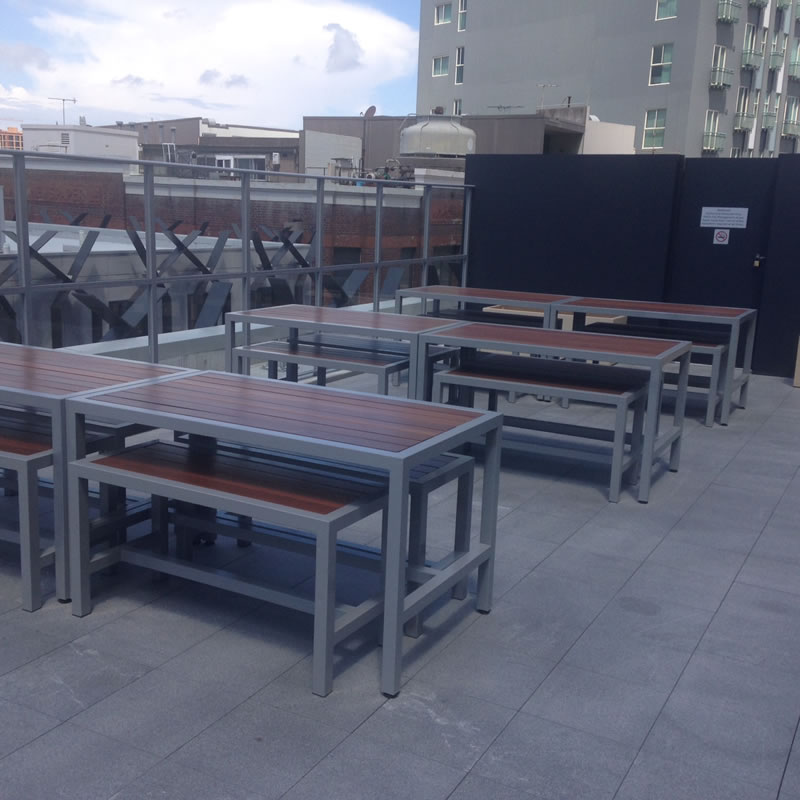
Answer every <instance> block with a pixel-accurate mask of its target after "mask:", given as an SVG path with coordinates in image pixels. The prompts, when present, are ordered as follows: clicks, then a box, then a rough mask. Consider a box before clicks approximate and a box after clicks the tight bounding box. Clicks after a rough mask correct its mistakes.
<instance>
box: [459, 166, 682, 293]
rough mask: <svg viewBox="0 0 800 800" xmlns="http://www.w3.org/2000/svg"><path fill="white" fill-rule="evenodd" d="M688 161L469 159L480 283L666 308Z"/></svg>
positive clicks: (473, 265) (475, 280) (475, 269)
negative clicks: (681, 177)
mask: <svg viewBox="0 0 800 800" xmlns="http://www.w3.org/2000/svg"><path fill="white" fill-rule="evenodd" d="M681 163H682V158H681V157H680V156H648V157H642V158H635V157H632V156H567V155H558V156H555V155H552V156H547V155H544V156H535V155H534V156H516V155H509V156H505V155H477V156H469V157H467V172H466V181H467V183H471V184H475V185H476V187H477V190H476V192H475V199H474V205H473V217H472V225H471V228H470V283H471V284H472V285H474V286H485V287H490V288H499V287H502V288H507V289H518V290H523V291H542V292H562V293H564V294H582V295H601V296H606V297H627V298H633V299H637V300H660V299H662V297H663V292H664V281H665V277H666V269H667V262H668V257H669V246H670V233H671V230H672V216H673V209H674V200H675V190H676V183H677V178H678V173H679V169H680V166H681Z"/></svg>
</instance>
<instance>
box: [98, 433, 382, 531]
mask: <svg viewBox="0 0 800 800" xmlns="http://www.w3.org/2000/svg"><path fill="white" fill-rule="evenodd" d="M93 463H94V464H95V465H97V466H103V467H110V468H112V469H117V470H123V471H125V472H133V473H137V474H139V475H146V476H148V477H150V478H156V479H161V480H167V481H174V482H176V483H184V484H188V485H190V486H195V487H199V488H205V489H210V490H213V491H215V492H224V493H227V494H230V495H238V496H242V497H249V498H250V499H253V500H258V501H259V502H262V503H269V504H273V505H280V506H285V507H288V508H292V509H297V510H300V511H305V512H308V513H311V514H318V515H321V516H326V515H328V514H332V513H334V512H335V511H339V510H340V509H342V508H344V507H346V506H348V505H351V504H352V503H355V502H356V501H358V500H359V499H361V498H363V497H364V496H365V495H367V494H374V493H375V492H376V491H377V490H378V489H380V488H382V487H381V484H380V483H379V482H378V481H373V482H372V483H369V482H367V481H361V482H356V481H352V480H345V479H342V478H336V477H333V476H327V475H324V474H323V473H322V472H318V473H316V474H313V475H311V474H309V472H308V471H307V470H299V469H292V467H291V465H288V464H276V463H275V462H274V461H269V460H265V459H259V458H258V457H254V456H253V455H252V454H248V456H247V457H245V458H243V457H242V456H241V455H236V454H233V453H230V452H228V453H219V452H217V453H211V454H209V453H207V452H203V451H193V450H192V448H191V446H186V445H183V444H175V443H168V442H151V443H149V444H146V445H144V446H140V447H136V448H131V449H129V450H126V451H123V452H121V453H117V454H114V455H109V456H105V457H103V458H99V459H96V460H95V461H94V462H93Z"/></svg>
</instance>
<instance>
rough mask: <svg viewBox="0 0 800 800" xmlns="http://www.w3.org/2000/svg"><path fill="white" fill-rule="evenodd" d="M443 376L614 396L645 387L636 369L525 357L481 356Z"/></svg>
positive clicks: (645, 380)
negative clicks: (467, 377) (468, 377)
mask: <svg viewBox="0 0 800 800" xmlns="http://www.w3.org/2000/svg"><path fill="white" fill-rule="evenodd" d="M447 374H448V375H449V376H452V375H457V376H464V377H466V376H472V377H476V378H483V379H486V380H492V379H495V378H499V379H501V380H503V381H508V382H518V383H520V384H522V385H525V384H533V385H538V386H548V387H552V388H554V389H575V390H578V391H583V392H599V393H602V394H616V395H622V394H625V393H626V392H631V391H638V390H640V389H642V388H643V387H644V386H645V384H646V383H647V375H646V374H645V373H644V372H643V371H642V370H640V369H634V368H629V367H608V366H604V365H603V366H601V365H599V364H586V363H581V362H576V361H555V360H552V359H542V358H528V357H526V356H498V355H481V356H480V357H478V358H476V359H473V360H468V361H465V362H463V363H462V364H461V365H460V366H459V367H458V368H456V369H454V370H450V371H449V372H448V373H447Z"/></svg>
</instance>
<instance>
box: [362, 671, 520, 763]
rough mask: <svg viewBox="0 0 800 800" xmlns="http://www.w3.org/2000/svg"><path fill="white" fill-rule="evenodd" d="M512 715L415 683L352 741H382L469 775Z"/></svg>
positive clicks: (450, 690) (454, 692)
mask: <svg viewBox="0 0 800 800" xmlns="http://www.w3.org/2000/svg"><path fill="white" fill-rule="evenodd" d="M513 715H514V712H513V711H512V710H511V709H508V708H503V707H502V706H499V705H497V704H494V703H488V702H486V701H485V700H479V699H477V698H474V697H468V696H467V695H464V694H461V693H460V692H459V691H458V689H457V688H446V689H442V688H438V687H433V686H428V685H426V684H424V683H422V682H421V681H419V680H417V679H413V680H412V681H409V683H408V684H406V686H405V687H404V688H403V691H402V692H401V693H400V694H399V695H398V696H397V697H395V698H393V699H391V700H389V701H388V702H386V703H385V704H384V705H383V706H381V707H380V708H379V709H378V710H377V711H376V712H375V713H374V714H373V715H372V716H371V717H370V718H369V719H368V720H367V721H366V722H365V723H364V724H363V725H362V726H361V727H360V728H359V729H358V731H356V733H354V734H353V739H354V741H358V742H363V741H367V740H373V741H380V742H383V743H384V744H386V745H388V746H390V747H394V748H397V749H400V750H405V751H407V752H409V753H414V754H415V755H418V756H422V757H424V758H429V759H432V760H433V761H438V762H440V763H442V764H445V765H447V766H449V767H452V768H453V769H459V770H468V769H470V768H471V767H472V766H473V765H474V763H475V762H476V761H477V760H478V759H479V758H480V757H481V755H482V754H483V753H484V752H485V750H486V748H487V747H488V746H489V745H490V744H491V742H492V741H493V739H494V738H495V737H496V736H497V734H498V733H500V731H501V730H502V729H503V728H504V727H505V726H506V725H507V724H508V722H509V720H510V719H511V718H512V716H513Z"/></svg>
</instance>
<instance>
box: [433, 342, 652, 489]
mask: <svg viewBox="0 0 800 800" xmlns="http://www.w3.org/2000/svg"><path fill="white" fill-rule="evenodd" d="M647 381H648V374H647V372H645V371H644V370H639V369H635V368H628V367H613V366H605V365H599V364H587V363H584V362H574V361H559V360H554V359H542V358H529V357H526V356H504V355H493V354H489V355H486V354H481V355H479V356H477V357H475V358H473V359H469V360H466V361H464V362H462V364H461V365H460V366H459V367H457V368H455V369H451V370H445V371H442V372H439V373H437V374H436V375H435V376H434V379H433V389H434V393H433V397H434V399H435V400H438V401H439V402H441V400H442V396H443V391H444V388H445V387H458V388H461V389H465V390H466V393H465V394H463V395H462V396H460V397H459V402H463V403H465V404H467V405H473V403H474V398H473V394H474V392H475V391H476V390H478V391H481V390H483V391H487V392H488V393H489V408H490V409H491V410H496V409H497V395H498V394H500V393H503V394H510V395H517V394H533V395H538V396H547V397H551V398H561V399H564V400H576V401H581V402H585V403H591V404H595V405H602V406H609V407H611V408H613V409H614V410H615V425H614V429H613V431H609V430H605V429H598V428H589V427H585V426H576V425H567V424H565V423H560V422H549V421H548V422H543V421H539V420H535V419H525V418H521V417H511V416H509V415H506V416H505V418H504V425H508V426H510V427H519V428H526V429H529V430H538V431H547V432H549V433H556V434H561V435H567V436H575V437H582V438H589V439H600V440H605V441H610V442H611V452H610V454H609V453H606V454H604V455H603V459H604V460H605V461H608V460H609V455H610V464H611V477H610V481H609V494H608V497H609V500H610V501H611V502H617V501H618V500H619V495H620V491H621V485H622V478H623V476H624V474H625V473H626V472H628V471H629V470H633V471H634V475H635V467H636V466H637V465H640V464H641V450H642V432H643V427H644V409H645V402H646V397H647ZM631 411H632V412H633V420H632V426H631V433H630V434H628V433H627V421H628V415H629V412H631ZM505 441H507V440H506V437H504V442H505ZM528 443H529V444H532V443H530V442H528ZM626 444H629V448H628V451H627V453H626ZM534 449H538V450H542V449H543V448H542V447H541V446H535V447H534ZM545 449H546V450H547V451H548V452H554V450H553V448H552V447H550V446H548V447H547V448H545ZM556 452H557V451H556ZM584 455H586V454H584ZM593 456H594V454H593Z"/></svg>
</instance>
